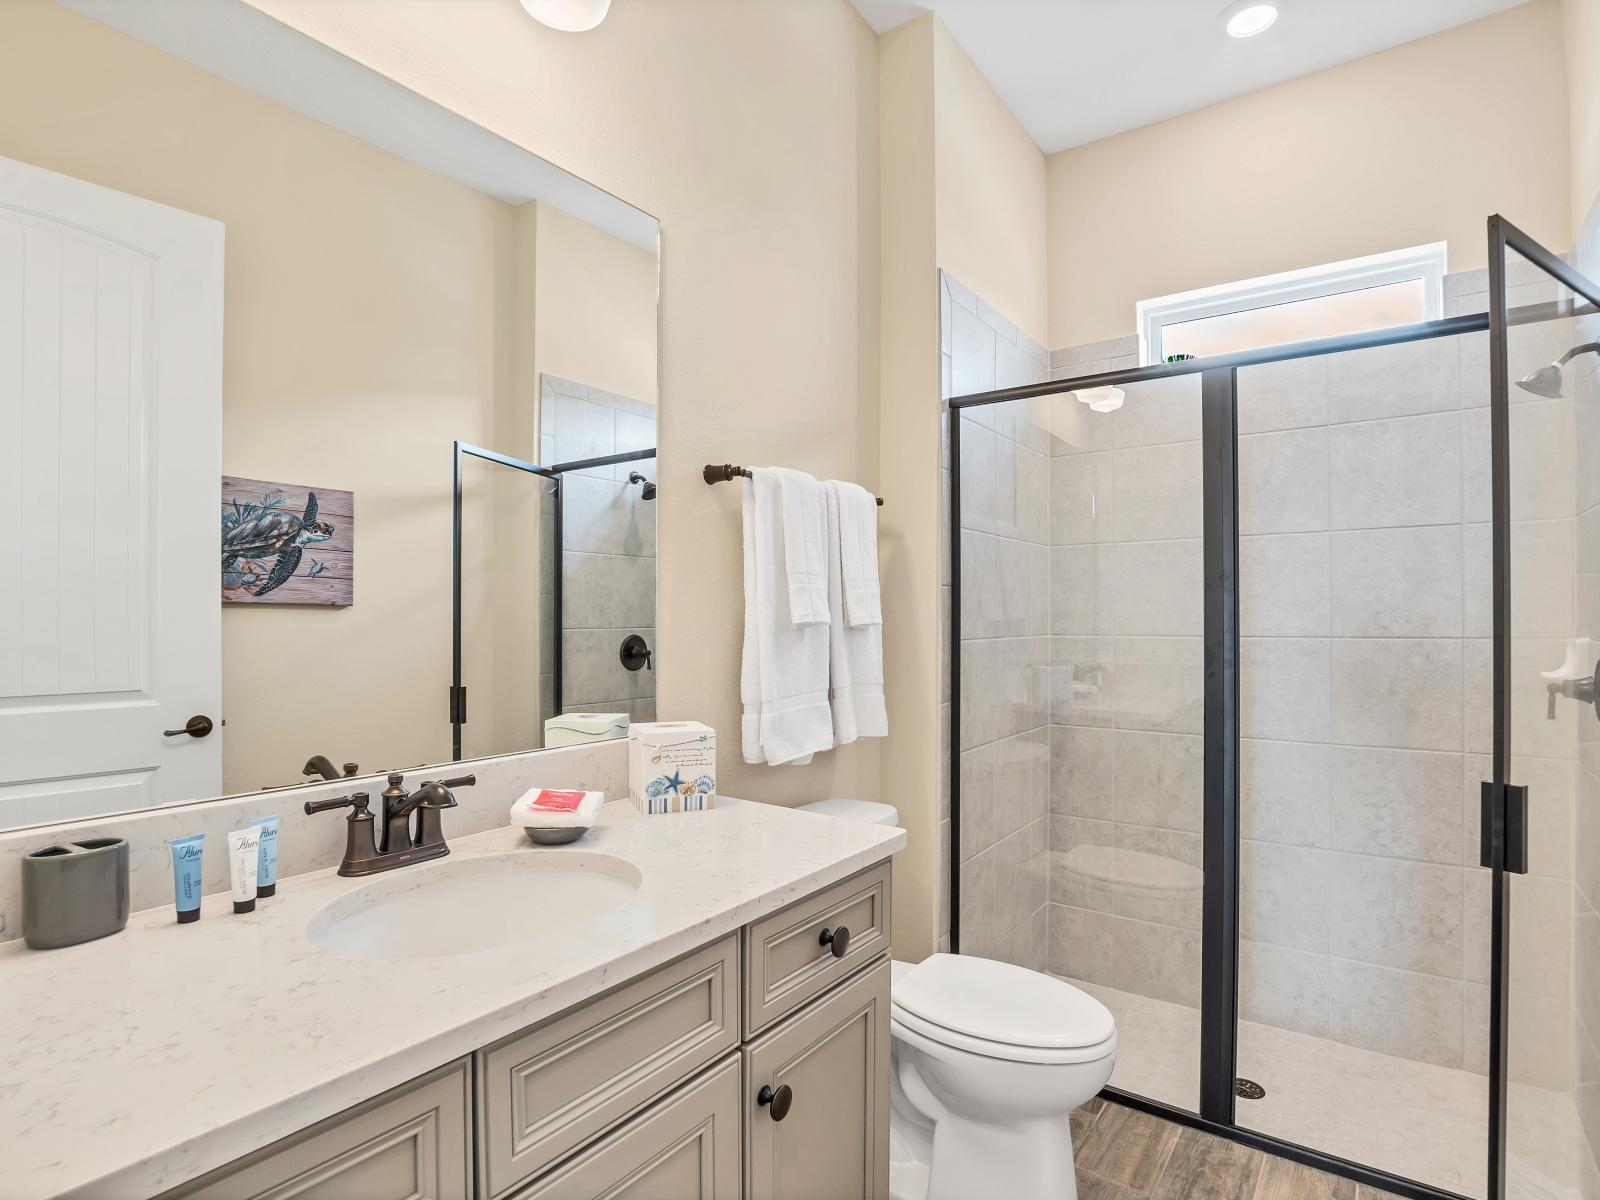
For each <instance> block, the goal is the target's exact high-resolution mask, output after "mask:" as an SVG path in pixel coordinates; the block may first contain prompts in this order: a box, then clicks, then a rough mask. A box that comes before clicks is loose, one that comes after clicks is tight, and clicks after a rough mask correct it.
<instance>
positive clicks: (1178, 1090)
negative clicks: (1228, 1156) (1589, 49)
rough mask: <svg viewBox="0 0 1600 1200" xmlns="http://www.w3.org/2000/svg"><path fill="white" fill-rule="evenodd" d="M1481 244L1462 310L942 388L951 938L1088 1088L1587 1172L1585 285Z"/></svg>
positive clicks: (1330, 1143)
mask: <svg viewBox="0 0 1600 1200" xmlns="http://www.w3.org/2000/svg"><path fill="white" fill-rule="evenodd" d="M1489 242H1490V257H1489V262H1490V269H1489V272H1488V281H1487V292H1486V293H1484V294H1483V295H1482V296H1481V297H1478V298H1477V300H1478V301H1479V302H1476V303H1475V302H1474V297H1466V298H1464V299H1462V302H1461V303H1460V304H1458V307H1460V308H1461V309H1462V310H1463V311H1462V313H1461V314H1460V315H1456V316H1450V317H1446V318H1445V319H1442V320H1439V321H1433V322H1428V323H1426V324H1422V325H1413V326H1405V327H1397V328H1391V329H1386V330H1381V331H1377V332H1374V333H1370V334H1361V335H1357V336H1352V337H1347V338H1337V339H1325V340H1322V341H1317V342H1306V343H1298V344H1295V345H1289V346H1278V347H1273V348H1271V349H1267V350H1261V351H1251V352H1246V353H1242V354H1234V355H1229V356H1225V357H1217V358H1210V359H1197V360H1192V361H1186V362H1180V363H1172V364H1156V365H1152V366H1148V367H1136V368H1129V369H1125V370H1106V371H1099V372H1096V373H1095V374H1091V375H1087V376H1083V377H1080V378H1075V379H1063V380H1057V381H1053V382H1050V383H1045V384H1036V385H1030V386H1027V387H1021V388H1010V389H1006V390H1004V391H997V392H988V393H981V394H976V395H969V396H961V397H956V398H955V399H953V400H951V402H950V410H949V426H948V445H949V453H950V471H951V513H952V519H951V522H950V526H951V540H950V546H949V556H950V564H951V581H952V593H953V594H952V597H951V605H950V618H949V623H950V638H951V642H950V661H952V662H953V663H955V664H957V669H956V670H955V671H953V672H952V677H951V680H950V686H951V691H952V696H951V706H950V712H951V729H950V754H951V763H950V776H949V777H950V791H951V830H950V840H951V854H950V878H949V883H948V886H949V893H950V901H951V944H952V949H954V950H956V951H958V952H960V953H968V954H981V955H986V956H991V957H999V958H1005V959H1008V960H1010V961H1013V962H1018V963H1021V964H1022V965H1026V966H1030V967H1033V968H1036V969H1040V970H1046V971H1048V972H1050V973H1052V974H1055V975H1057V976H1059V977H1061V978H1064V979H1067V980H1068V981H1070V982H1072V983H1074V984H1075V985H1077V986H1080V987H1082V988H1084V989H1085V990H1087V991H1089V992H1090V993H1091V994H1093V995H1095V996H1097V997H1099V998H1100V999H1101V1000H1102V1001H1103V1002H1104V1003H1105V1004H1106V1005H1107V1006H1108V1007H1109V1008H1110V1009H1111V1011H1112V1012H1113V1014H1114V1015H1115V1017H1116V1019H1117V1022H1118V1030H1119V1033H1118V1042H1119V1048H1118V1062H1117V1067H1116V1072H1115V1074H1114V1075H1113V1077H1112V1080H1111V1086H1110V1088H1109V1089H1108V1091H1109V1094H1110V1095H1111V1096H1112V1098H1114V1099H1117V1100H1119V1101H1121V1102H1123V1103H1126V1104H1129V1105H1132V1106H1134V1107H1140V1108H1145V1109H1147V1110H1151V1111H1155V1112H1158V1113H1160V1114H1162V1115H1165V1116H1169V1117H1173V1118H1175V1119H1178V1120H1182V1121H1186V1122H1188V1123H1190V1124H1194V1125H1198V1126H1201V1127H1203V1128H1206V1129H1208V1130H1210V1131H1212V1132H1215V1133H1219V1134H1222V1135H1223V1136H1226V1137H1230V1138H1232V1139H1234V1140H1238V1141H1243V1142H1247V1143H1251V1144H1255V1145H1259V1146H1262V1147H1265V1148H1268V1149H1272V1150H1274V1151H1275V1152H1278V1153H1281V1154H1285V1155H1287V1156H1288V1157H1291V1158H1295V1159H1298V1160H1300V1161H1303V1162H1306V1163H1308V1164H1310V1165H1314V1166H1317V1167H1319V1168H1322V1169H1325V1170H1330V1171H1333V1172H1335V1173H1338V1174H1342V1175H1345V1176H1347V1177H1350V1178H1353V1179H1356V1180H1359V1181H1363V1182H1367V1183H1370V1184H1372V1185H1374V1186H1377V1187H1380V1188H1384V1189H1387V1190H1392V1191H1396V1192H1399V1193H1401V1194H1405V1195H1411V1196H1418V1197H1446V1196H1468V1197H1491V1198H1494V1200H1501V1198H1505V1197H1517V1198H1519V1200H1520V1198H1521V1197H1528V1198H1529V1200H1531V1198H1533V1197H1552V1196H1575V1197H1576V1196H1584V1197H1587V1196H1591V1195H1600V1176H1596V1175H1595V1170H1594V1153H1593V1148H1592V1145H1591V1139H1592V1140H1594V1141H1600V1120H1597V1121H1593V1122H1591V1124H1590V1126H1589V1128H1590V1129H1591V1130H1593V1131H1594V1133H1593V1135H1590V1136H1589V1137H1586V1135H1585V1126H1584V1122H1583V1119H1582V1115H1581V1114H1582V1113H1583V1112H1584V1111H1586V1109H1585V1105H1586V1104H1587V1105H1588V1106H1589V1108H1590V1109H1591V1110H1595V1109H1600V1102H1597V1100H1596V1099H1595V1097H1594V1089H1596V1088H1597V1087H1600V1084H1597V1083H1596V1082H1595V1081H1596V1080H1600V1053H1597V1052H1596V1049H1595V1047H1596V1044H1597V1043H1596V1040H1595V1037H1593V1036H1591V1034H1590V1031H1591V1030H1593V1031H1594V1033H1595V1035H1600V979H1596V978H1594V976H1595V974H1596V973H1597V972H1600V917H1597V916H1596V912H1597V911H1600V909H1597V905H1596V904H1595V903H1592V901H1593V900H1596V899H1597V898H1600V877H1597V878H1595V879H1592V880H1591V878H1590V876H1592V875H1594V873H1595V872H1597V871H1600V753H1596V749H1597V747H1600V722H1597V721H1596V709H1595V706H1594V703H1593V701H1594V689H1595V683H1594V675H1595V669H1596V662H1595V659H1596V657H1597V656H1600V640H1597V641H1595V642H1594V643H1592V644H1591V643H1590V642H1589V641H1588V640H1587V639H1588V638H1589V636H1590V635H1593V634H1595V631H1596V628H1597V623H1596V620H1595V618H1597V617H1600V423H1597V418H1600V373H1597V372H1596V370H1595V367H1596V364H1597V363H1600V354H1597V353H1594V351H1596V350H1600V347H1597V346H1589V347H1588V348H1587V349H1584V347H1585V346H1586V343H1592V342H1595V341H1596V340H1597V338H1600V329H1597V328H1596V318H1595V315H1594V314H1595V306H1596V303H1597V299H1600V292H1597V289H1596V288H1595V285H1594V284H1592V283H1590V282H1589V281H1588V280H1587V279H1586V278H1585V277H1584V276H1582V275H1580V274H1579V273H1578V272H1577V271H1576V270H1574V269H1573V268H1572V267H1571V266H1570V265H1568V264H1567V263H1566V262H1565V261H1563V260H1561V259H1559V258H1557V257H1555V256H1554V255H1551V254H1549V253H1548V252H1547V251H1545V250H1543V249H1542V248H1540V247H1539V246H1537V245H1536V244H1534V243H1532V242H1531V241H1530V240H1529V239H1527V238H1526V237H1525V236H1524V235H1522V234H1521V233H1519V232H1518V231H1517V230H1515V229H1514V228H1513V227H1512V226H1510V225H1509V224H1508V223H1507V222H1505V221H1503V220H1501V219H1499V218H1492V219H1491V220H1490V222H1489ZM1458 299H1460V298H1458ZM1469 309H1470V310H1472V311H1467V310H1469ZM1563 358H1565V361H1564V362H1562V361H1561V360H1562V359H1563ZM1597 637H1600V635H1597ZM1591 806H1593V810H1592V811H1591ZM1585 839H1588V840H1587V842H1586V840H1585ZM1586 845H1587V846H1588V848H1589V851H1590V852H1589V853H1585V846H1586Z"/></svg>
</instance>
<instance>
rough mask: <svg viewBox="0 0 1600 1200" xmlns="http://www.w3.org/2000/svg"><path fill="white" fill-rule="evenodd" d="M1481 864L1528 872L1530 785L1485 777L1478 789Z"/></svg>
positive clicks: (1513, 872)
mask: <svg viewBox="0 0 1600 1200" xmlns="http://www.w3.org/2000/svg"><path fill="white" fill-rule="evenodd" d="M1478 865H1479V866H1483V867H1489V868H1493V867H1496V866H1498V867H1500V868H1501V869H1502V870H1506V871H1510V872H1511V873H1512V874H1514V875H1526V874H1527V873H1528V788H1527V785H1526V784H1520V783H1496V782H1495V781H1494V780H1492V779H1485V780H1484V781H1483V784H1482V787H1481V788H1480V790H1479V816H1478Z"/></svg>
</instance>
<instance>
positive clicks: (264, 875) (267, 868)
mask: <svg viewBox="0 0 1600 1200" xmlns="http://www.w3.org/2000/svg"><path fill="white" fill-rule="evenodd" d="M250 824H251V825H253V826H254V827H255V828H257V829H259V830H261V849H260V851H259V852H258V857H257V858H256V895H258V896H261V897H267V896H276V895H277V894H278V818H277V817H257V818H256V819H255V820H254V821H251V822H250Z"/></svg>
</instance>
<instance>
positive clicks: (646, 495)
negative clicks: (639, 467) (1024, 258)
mask: <svg viewBox="0 0 1600 1200" xmlns="http://www.w3.org/2000/svg"><path fill="white" fill-rule="evenodd" d="M628 482H629V483H642V484H644V486H643V487H642V488H640V489H639V499H641V500H654V499H655V498H656V485H655V484H653V483H651V482H650V481H649V480H648V479H646V478H645V477H644V476H643V475H641V474H639V472H637V471H629V472H628Z"/></svg>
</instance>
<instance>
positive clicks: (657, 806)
mask: <svg viewBox="0 0 1600 1200" xmlns="http://www.w3.org/2000/svg"><path fill="white" fill-rule="evenodd" d="M628 794H629V796H631V797H632V799H633V803H634V806H635V807H636V808H638V810H639V811H640V812H641V813H644V814H645V815H646V816H655V815H656V814H657V813H673V812H694V811H697V810H700V809H706V808H715V807H716V806H717V731H716V730H714V729H712V728H711V726H709V725H702V724H701V723H700V722H699V721H654V722H648V723H645V724H639V725H632V726H630V727H629V729H628Z"/></svg>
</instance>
